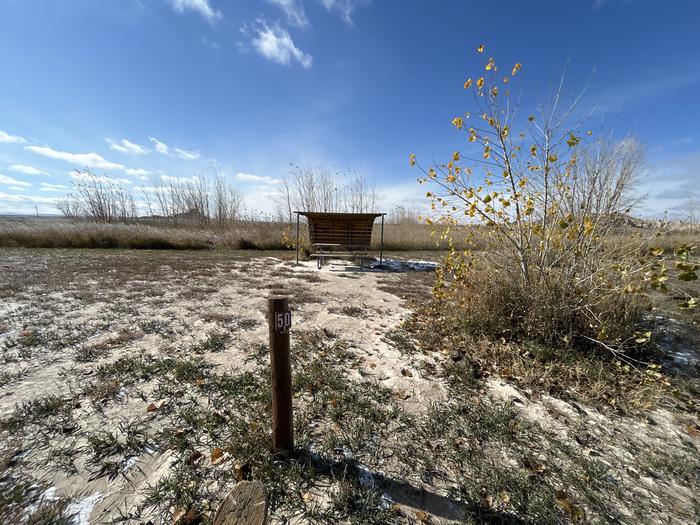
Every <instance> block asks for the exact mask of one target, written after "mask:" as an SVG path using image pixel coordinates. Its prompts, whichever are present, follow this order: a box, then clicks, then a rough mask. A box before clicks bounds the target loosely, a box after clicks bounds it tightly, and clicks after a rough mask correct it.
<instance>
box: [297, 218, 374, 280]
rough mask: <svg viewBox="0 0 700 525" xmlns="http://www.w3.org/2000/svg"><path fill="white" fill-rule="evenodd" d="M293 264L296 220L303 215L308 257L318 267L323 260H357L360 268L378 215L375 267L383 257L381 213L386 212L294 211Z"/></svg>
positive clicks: (298, 220) (366, 253) (366, 254)
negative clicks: (377, 259) (305, 222)
mask: <svg viewBox="0 0 700 525" xmlns="http://www.w3.org/2000/svg"><path fill="white" fill-rule="evenodd" d="M294 213H296V214H297V242H296V245H297V264H299V222H300V218H301V216H302V215H303V216H304V217H306V219H307V221H308V223H309V241H310V243H311V254H310V257H313V258H314V259H316V262H317V264H318V267H319V268H321V266H323V263H324V262H325V260H326V259H334V258H348V259H354V258H359V259H360V269H361V268H362V263H363V260H364V258H366V257H367V256H368V253H369V250H370V245H371V244H372V230H373V229H374V220H375V219H376V218H377V217H381V218H382V226H381V234H380V244H379V266H381V265H382V262H383V256H384V216H385V215H386V213H327V212H310V211H297V212H294Z"/></svg>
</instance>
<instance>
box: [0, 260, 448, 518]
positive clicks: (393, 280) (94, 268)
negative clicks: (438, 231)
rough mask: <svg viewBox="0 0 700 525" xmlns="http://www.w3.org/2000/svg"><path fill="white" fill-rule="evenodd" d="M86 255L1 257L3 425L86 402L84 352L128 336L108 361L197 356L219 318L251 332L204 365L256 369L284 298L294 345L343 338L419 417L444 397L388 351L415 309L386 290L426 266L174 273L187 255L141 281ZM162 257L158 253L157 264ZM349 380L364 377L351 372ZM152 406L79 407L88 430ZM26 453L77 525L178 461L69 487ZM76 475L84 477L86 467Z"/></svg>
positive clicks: (165, 457)
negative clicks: (299, 339)
mask: <svg viewBox="0 0 700 525" xmlns="http://www.w3.org/2000/svg"><path fill="white" fill-rule="evenodd" d="M84 253H85V255H86V257H87V259H88V260H87V261H85V262H84V266H82V265H77V266H78V267H74V265H75V263H76V261H75V259H74V258H73V257H76V256H77V257H78V258H80V255H79V254H78V253H76V252H73V253H71V252H51V251H47V250H43V251H37V252H33V253H32V254H31V256H30V257H27V256H26V253H25V252H21V251H18V252H9V253H5V254H3V257H2V265H3V270H4V271H3V276H4V277H3V281H4V283H3V284H4V286H5V287H6V288H17V291H18V292H19V293H16V294H13V297H12V298H5V299H3V300H2V303H0V345H2V348H3V350H4V352H5V363H4V364H3V372H4V373H6V374H9V375H16V376H17V379H15V380H13V381H10V382H9V383H8V384H5V385H3V386H2V388H1V389H0V418H5V417H8V416H9V415H10V414H12V412H13V410H14V409H15V407H16V406H17V405H18V404H21V403H23V402H27V401H30V400H32V399H39V398H42V397H45V396H47V395H50V394H57V395H60V396H71V395H73V394H74V393H75V392H77V391H79V390H80V387H81V384H83V383H84V381H86V380H88V379H89V378H90V376H91V375H92V374H93V371H94V367H95V362H93V361H89V362H85V363H81V362H78V361H77V360H76V353H77V352H78V351H79V350H80V349H83V348H88V347H91V346H96V345H99V344H101V343H105V342H107V343H109V341H111V340H114V339H115V338H118V337H119V335H120V333H123V331H127V332H129V333H133V332H134V331H135V332H137V334H138V337H136V338H135V339H134V340H133V341H126V342H125V343H124V344H117V345H114V348H113V349H111V351H110V352H109V355H108V356H106V358H105V360H106V361H115V360H117V359H119V358H121V357H124V356H125V355H128V354H133V353H140V354H152V353H158V352H161V351H162V349H163V346H164V345H171V346H177V347H178V348H181V349H186V348H191V347H192V346H194V345H196V344H197V343H198V342H200V341H202V340H203V339H204V337H205V336H206V335H207V334H209V333H212V332H215V331H217V330H220V328H221V320H222V319H223V320H226V321H228V322H229V323H232V324H236V323H238V324H241V323H242V324H243V325H245V326H246V327H247V329H245V330H237V331H236V337H235V338H232V339H231V340H230V341H228V342H227V343H226V347H225V349H224V350H223V351H219V352H215V353H210V354H205V358H206V359H207V360H208V361H209V362H211V363H212V364H214V365H216V366H219V367H226V368H229V369H235V370H240V369H244V368H245V367H247V366H251V364H250V360H249V357H250V353H251V349H254V348H257V347H259V346H260V345H262V344H266V343H267V338H268V328H267V322H266V317H265V312H266V303H267V301H266V298H267V297H268V296H269V295H271V294H277V293H280V294H286V295H288V296H289V297H290V299H291V304H292V309H293V314H292V315H293V321H292V322H293V327H292V338H293V337H294V332H295V331H296V330H306V329H313V328H320V329H323V330H324V331H328V332H331V333H333V334H339V335H342V337H343V338H344V339H346V340H348V341H349V343H350V346H351V348H352V351H353V352H356V353H357V355H359V356H360V357H361V358H362V360H363V366H362V369H363V376H364V377H365V379H367V378H369V379H370V380H376V382H378V383H380V384H382V385H383V386H385V387H387V388H390V389H392V390H395V391H397V392H399V393H400V394H401V396H400V397H401V402H402V403H404V405H405V407H406V409H407V410H408V411H411V412H415V411H420V410H421V408H422V407H425V406H426V403H427V402H429V401H430V400H432V399H437V398H440V397H442V396H444V388H443V387H442V386H441V385H440V383H438V382H435V381H433V380H431V379H428V378H423V377H421V375H420V373H419V372H418V371H417V370H415V368H413V366H412V365H415V362H413V363H408V362H406V360H405V359H404V358H403V357H402V356H401V354H400V352H399V351H397V350H396V349H395V348H394V347H393V346H391V345H389V344H387V343H386V341H385V340H384V335H385V334H386V333H387V332H388V331H389V330H391V329H392V328H394V327H396V326H397V325H398V324H399V323H401V321H402V320H403V319H404V317H405V316H406V315H407V313H408V310H407V309H406V308H405V307H404V305H403V303H404V301H403V299H401V298H400V297H399V296H397V295H396V294H395V293H391V292H387V291H382V290H381V289H380V288H381V285H384V286H392V285H398V283H400V282H401V280H402V278H403V277H404V275H403V274H404V272H407V271H408V272H413V273H415V272H421V271H425V270H426V269H427V270H430V268H431V267H432V263H430V262H425V263H424V262H420V261H419V262H412V263H410V264H403V263H401V262H400V261H398V260H394V261H389V265H388V266H387V268H388V269H387V270H385V271H381V270H370V271H363V272H359V271H358V268H357V267H356V266H352V265H350V266H347V267H346V266H345V263H342V262H340V261H336V262H335V264H329V265H326V266H324V267H323V269H321V270H318V269H317V268H316V265H315V263H314V262H302V263H301V265H299V266H296V265H294V264H292V263H291V262H290V261H282V260H280V259H277V258H273V257H260V258H255V259H247V258H246V259H232V260H226V259H225V258H223V259H221V260H217V261H215V262H213V263H212V261H207V262H206V264H202V267H205V268H204V269H201V268H197V266H196V264H195V266H193V267H189V266H188V268H187V269H186V270H183V269H182V268H179V267H178V265H179V262H180V258H181V257H185V256H184V255H180V254H175V255H174V256H173V258H172V261H171V263H170V264H168V261H167V260H166V261H164V262H163V264H153V265H152V267H149V269H148V270H147V271H143V272H142V271H141V270H140V269H135V270H134V271H131V270H129V269H125V268H124V267H123V266H120V258H122V257H125V256H123V255H113V254H111V253H109V252H107V253H104V254H101V255H100V256H99V257H98V256H95V254H93V253H89V252H84ZM159 255H160V254H158V253H157V252H154V253H153V257H158V256H159ZM126 257H128V256H126ZM137 264H140V262H138V263H137ZM22 268H23V269H24V271H23V270H22ZM200 271H201V273H199V272H200ZM103 272H104V273H103ZM141 273H143V275H140V274H141ZM122 274H123V275H122ZM399 290H400V286H399ZM399 295H400V294H399ZM350 305H352V306H353V307H354V308H356V309H358V314H357V315H346V314H343V313H342V311H341V309H342V308H343V307H344V306H350ZM359 312H361V313H359ZM146 323H148V324H146ZM144 327H146V332H150V331H151V329H152V330H153V331H152V332H151V333H143V330H144ZM33 333H41V336H40V338H41V342H40V343H39V344H38V345H36V346H30V348H29V349H28V350H27V351H26V352H25V353H24V354H23V353H22V350H18V348H19V347H20V346H21V345H20V344H18V343H17V341H18V340H21V338H22V337H28V335H27V334H33ZM10 356H11V357H10ZM352 376H354V377H359V376H360V374H359V372H358V371H357V370H353V371H352ZM145 406H146V404H145V403H144V401H143V400H142V399H139V398H135V397H133V396H131V395H130V392H129V391H128V389H125V390H124V391H123V392H121V393H120V394H119V403H118V404H117V405H116V406H111V407H109V408H107V409H106V411H105V413H106V414H107V416H108V417H104V416H105V413H103V414H97V415H96V414H94V413H93V411H92V410H90V409H88V408H87V407H85V408H82V407H81V408H78V409H77V411H78V412H79V415H78V416H77V418H78V419H79V420H80V421H81V427H82V428H87V427H90V426H91V425H92V426H99V425H105V424H108V425H109V424H111V422H113V421H124V420H127V419H128V418H129V417H130V416H131V415H141V414H143V412H144V408H145ZM80 412H82V414H80ZM9 439H10V440H11V439H12V437H11V436H10V437H9ZM71 439H72V438H71ZM3 448H5V447H3ZM22 454H23V459H24V460H25V461H26V463H27V464H32V465H34V466H35V468H36V473H42V474H44V475H46V476H48V477H49V478H50V480H51V482H50V483H51V485H52V487H53V488H52V489H50V490H51V492H50V494H49V497H54V495H55V494H66V495H70V496H77V498H76V499H77V501H76V503H75V507H73V509H72V510H79V514H78V516H79V519H78V521H77V522H78V523H93V522H95V523H96V522H106V521H109V520H110V519H113V518H115V517H118V509H123V508H124V502H125V500H128V501H129V504H130V505H132V504H136V503H137V502H138V500H139V493H140V492H141V489H142V488H143V487H144V486H145V484H147V483H149V482H153V480H154V479H157V478H158V477H159V476H161V475H163V474H164V473H165V472H167V470H168V468H169V464H170V463H169V462H170V459H171V457H170V454H169V453H168V452H167V451H166V452H164V453H155V454H148V453H144V454H143V455H142V457H139V458H135V459H134V461H133V462H132V465H130V467H131V468H132V472H131V473H130V476H129V477H121V478H117V479H114V480H110V479H108V478H107V477H100V478H98V479H94V480H92V479H90V476H89V475H87V474H84V475H77V476H76V475H71V476H66V475H63V474H62V473H60V472H58V473H57V472H55V471H52V470H51V469H45V468H43V467H42V465H41V461H42V460H43V458H44V456H45V451H44V450H33V449H32V448H29V449H28V450H23V452H22ZM33 460H35V461H33ZM77 466H78V470H80V471H84V470H86V469H85V466H84V465H83V464H81V461H80V459H79V460H78V462H77Z"/></svg>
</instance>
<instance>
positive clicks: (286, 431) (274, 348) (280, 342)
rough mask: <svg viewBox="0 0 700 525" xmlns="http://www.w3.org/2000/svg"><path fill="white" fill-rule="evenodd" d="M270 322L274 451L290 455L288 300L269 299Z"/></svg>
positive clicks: (290, 384) (268, 316)
mask: <svg viewBox="0 0 700 525" xmlns="http://www.w3.org/2000/svg"><path fill="white" fill-rule="evenodd" d="M267 320H268V323H269V327H270V368H271V369H272V445H273V448H274V449H275V452H278V453H282V454H290V453H291V452H292V451H293V450H294V418H293V415H292V366H291V359H290V355H289V329H290V327H291V325H292V314H291V312H290V311H289V301H288V299H287V298H286V297H281V296H272V297H269V298H268V300H267Z"/></svg>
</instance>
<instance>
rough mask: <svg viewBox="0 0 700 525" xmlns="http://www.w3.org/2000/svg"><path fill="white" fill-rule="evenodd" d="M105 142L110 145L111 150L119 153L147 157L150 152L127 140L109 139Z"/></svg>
mask: <svg viewBox="0 0 700 525" xmlns="http://www.w3.org/2000/svg"><path fill="white" fill-rule="evenodd" d="M105 141H106V142H107V144H109V149H112V150H114V151H118V152H119V153H126V154H128V155H145V154H146V153H148V150H147V149H146V148H144V147H143V146H141V145H140V144H134V143H133V142H131V141H129V140H126V139H121V140H114V139H109V138H107V139H105Z"/></svg>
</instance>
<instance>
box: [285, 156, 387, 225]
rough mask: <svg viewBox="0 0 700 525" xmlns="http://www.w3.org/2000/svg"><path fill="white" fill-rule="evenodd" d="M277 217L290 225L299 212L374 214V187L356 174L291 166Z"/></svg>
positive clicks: (375, 198) (321, 167)
mask: <svg viewBox="0 0 700 525" xmlns="http://www.w3.org/2000/svg"><path fill="white" fill-rule="evenodd" d="M281 190H282V192H281V196H280V198H279V199H278V200H277V203H276V204H277V215H278V217H280V218H282V219H284V220H287V221H288V222H291V221H292V219H293V217H292V214H293V212H294V211H296V210H304V211H323V212H343V211H345V212H352V213H363V212H371V211H374V208H375V205H376V201H377V193H376V189H375V186H374V184H372V183H369V182H368V181H367V179H365V178H364V177H362V176H361V175H359V174H358V173H357V172H355V171H353V170H345V171H336V172H335V173H332V172H331V171H329V170H328V169H327V168H325V167H323V166H312V167H306V168H300V167H298V166H294V165H293V166H292V168H291V170H290V172H289V174H288V176H287V177H285V178H284V179H283V181H282V185H281Z"/></svg>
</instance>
